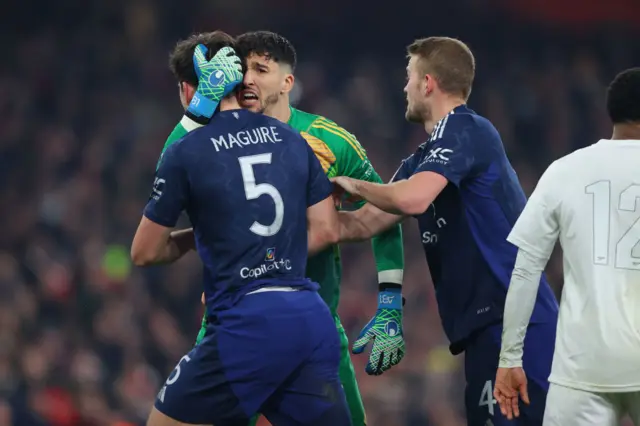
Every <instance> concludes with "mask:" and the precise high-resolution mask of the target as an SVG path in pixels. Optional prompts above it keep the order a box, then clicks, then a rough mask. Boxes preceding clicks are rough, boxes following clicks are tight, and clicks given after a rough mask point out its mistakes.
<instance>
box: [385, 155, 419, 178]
mask: <svg viewBox="0 0 640 426" xmlns="http://www.w3.org/2000/svg"><path fill="white" fill-rule="evenodd" d="M415 166H416V154H411V156H410V157H407V158H405V159H404V160H402V163H401V164H400V167H398V170H396V172H395V173H394V174H393V177H392V178H391V182H397V181H399V180H406V179H409V178H410V177H411V175H412V174H413V170H414V169H415Z"/></svg>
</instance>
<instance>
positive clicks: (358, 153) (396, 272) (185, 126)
mask: <svg viewBox="0 0 640 426" xmlns="http://www.w3.org/2000/svg"><path fill="white" fill-rule="evenodd" d="M189 124H190V123H188V121H186V120H183V121H182V122H181V123H179V124H178V125H177V126H176V127H175V129H173V132H171V135H169V138H168V139H167V142H166V143H165V146H164V149H163V152H164V150H165V149H167V147H168V146H169V145H171V144H172V143H173V142H175V141H177V140H178V139H180V138H182V137H183V136H184V135H185V134H187V133H188V132H190V131H191V130H193V128H189ZM288 124H289V125H290V126H291V127H293V128H294V129H296V130H298V131H299V132H300V134H301V135H302V136H303V137H304V138H305V139H306V141H307V143H308V144H309V146H311V148H312V149H313V151H314V152H315V154H316V156H317V157H318V160H320V164H321V165H322V167H323V169H324V171H325V173H326V174H327V176H329V177H335V176H348V177H352V178H354V179H360V180H366V181H370V182H378V183H381V182H382V180H381V179H380V176H379V175H378V174H377V173H376V171H375V170H374V169H373V166H372V165H371V163H370V162H369V159H368V158H367V155H366V152H365V150H364V149H363V148H362V146H361V145H360V143H359V142H358V140H357V139H356V138H355V136H353V135H352V134H351V133H349V132H347V131H346V130H345V129H343V128H342V127H340V126H338V125H337V124H336V123H334V122H333V121H331V120H328V119H326V118H325V117H322V116H319V115H315V114H309V113H307V112H303V111H300V110H298V109H295V108H291V117H290V118H289V121H288ZM372 246H373V254H374V257H375V260H376V267H377V270H378V281H379V282H385V283H397V284H400V283H402V274H403V269H404V254H403V246H402V229H401V227H400V225H396V226H394V227H392V228H390V229H389V230H387V231H385V232H384V233H382V234H380V235H378V236H377V237H375V238H373V240H372ZM306 273H307V277H309V278H310V279H311V280H313V281H315V282H317V283H319V284H320V291H319V292H320V296H322V298H323V299H324V301H325V302H326V303H327V305H328V306H329V308H330V309H331V312H332V313H334V314H335V313H336V311H337V309H338V301H339V298H340V278H341V275H342V267H341V262H340V250H339V248H338V246H333V247H331V248H328V249H327V250H325V251H324V252H322V253H319V254H317V255H315V256H314V257H312V258H309V260H308V263H307V272H306Z"/></svg>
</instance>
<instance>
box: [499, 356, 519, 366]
mask: <svg viewBox="0 0 640 426" xmlns="http://www.w3.org/2000/svg"><path fill="white" fill-rule="evenodd" d="M498 368H522V358H520V359H515V358H514V359H511V358H507V357H502V356H501V357H500V361H499V362H498Z"/></svg>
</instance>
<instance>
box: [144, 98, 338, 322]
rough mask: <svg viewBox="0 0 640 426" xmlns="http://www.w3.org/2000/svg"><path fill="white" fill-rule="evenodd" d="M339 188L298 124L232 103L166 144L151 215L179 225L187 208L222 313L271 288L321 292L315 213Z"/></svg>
mask: <svg viewBox="0 0 640 426" xmlns="http://www.w3.org/2000/svg"><path fill="white" fill-rule="evenodd" d="M331 191H332V186H331V183H330V182H329V180H328V179H327V177H326V175H325V174H324V171H323V170H322V167H321V165H320V163H319V162H318V159H317V158H316V156H315V155H314V153H313V151H312V150H311V148H310V147H309V145H308V144H307V142H306V141H305V140H304V139H303V138H302V136H300V134H299V133H298V132H297V131H295V130H294V129H292V128H291V127H289V126H288V125H286V124H284V123H281V122H280V121H278V120H276V119H273V118H270V117H267V116H265V115H261V114H255V113H252V112H249V111H246V110H234V111H224V112H221V113H219V114H216V115H215V116H214V118H213V119H212V120H211V122H210V123H209V124H208V125H207V126H204V127H201V128H199V129H197V130H194V131H192V132H191V133H189V134H187V135H186V136H184V137H183V138H182V139H180V140H179V141H177V142H176V143H174V144H173V145H172V146H170V147H169V148H168V149H167V150H166V151H165V153H164V155H163V156H162V159H161V160H160V166H159V167H158V170H157V172H156V178H155V182H154V187H153V192H152V195H151V198H150V200H149V202H148V204H147V206H146V208H145V209H144V215H145V216H146V217H147V218H148V219H149V220H151V221H153V222H155V223H158V224H160V225H163V226H166V227H173V226H175V224H176V222H177V220H178V218H179V216H180V214H181V212H182V211H186V213H187V215H188V217H189V219H190V221H191V223H192V225H193V228H194V233H195V238H196V245H197V251H198V254H199V255H200V258H201V259H202V263H203V264H204V277H203V279H204V292H205V298H206V302H207V310H208V312H209V314H212V313H213V312H215V311H217V310H219V309H226V308H228V307H230V306H232V305H233V304H235V303H236V302H237V301H238V299H239V298H240V297H242V296H243V295H245V294H246V293H248V292H251V291H254V290H257V289H258V288H261V287H265V286H277V285H285V286H291V287H301V288H307V289H314V290H317V288H318V285H317V284H316V283H312V282H311V281H309V280H307V279H305V277H304V275H305V265H306V262H307V219H306V211H307V207H309V206H312V205H314V204H316V203H318V202H320V201H322V200H324V199H325V198H327V197H328V196H329V195H330V194H331Z"/></svg>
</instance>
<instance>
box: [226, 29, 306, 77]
mask: <svg viewBox="0 0 640 426" xmlns="http://www.w3.org/2000/svg"><path fill="white" fill-rule="evenodd" d="M236 51H237V52H238V55H240V56H241V57H243V58H246V57H247V56H249V55H251V54H252V53H253V54H256V55H260V56H266V57H268V58H269V59H271V60H273V61H275V62H278V63H281V64H287V65H289V66H290V67H291V70H292V71H294V70H295V69H296V62H297V54H296V49H295V48H294V47H293V44H291V42H290V41H289V40H287V39H286V38H285V37H283V36H281V35H280V34H276V33H273V32H271V31H251V32H248V33H244V34H242V35H240V36H238V37H237V38H236Z"/></svg>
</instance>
